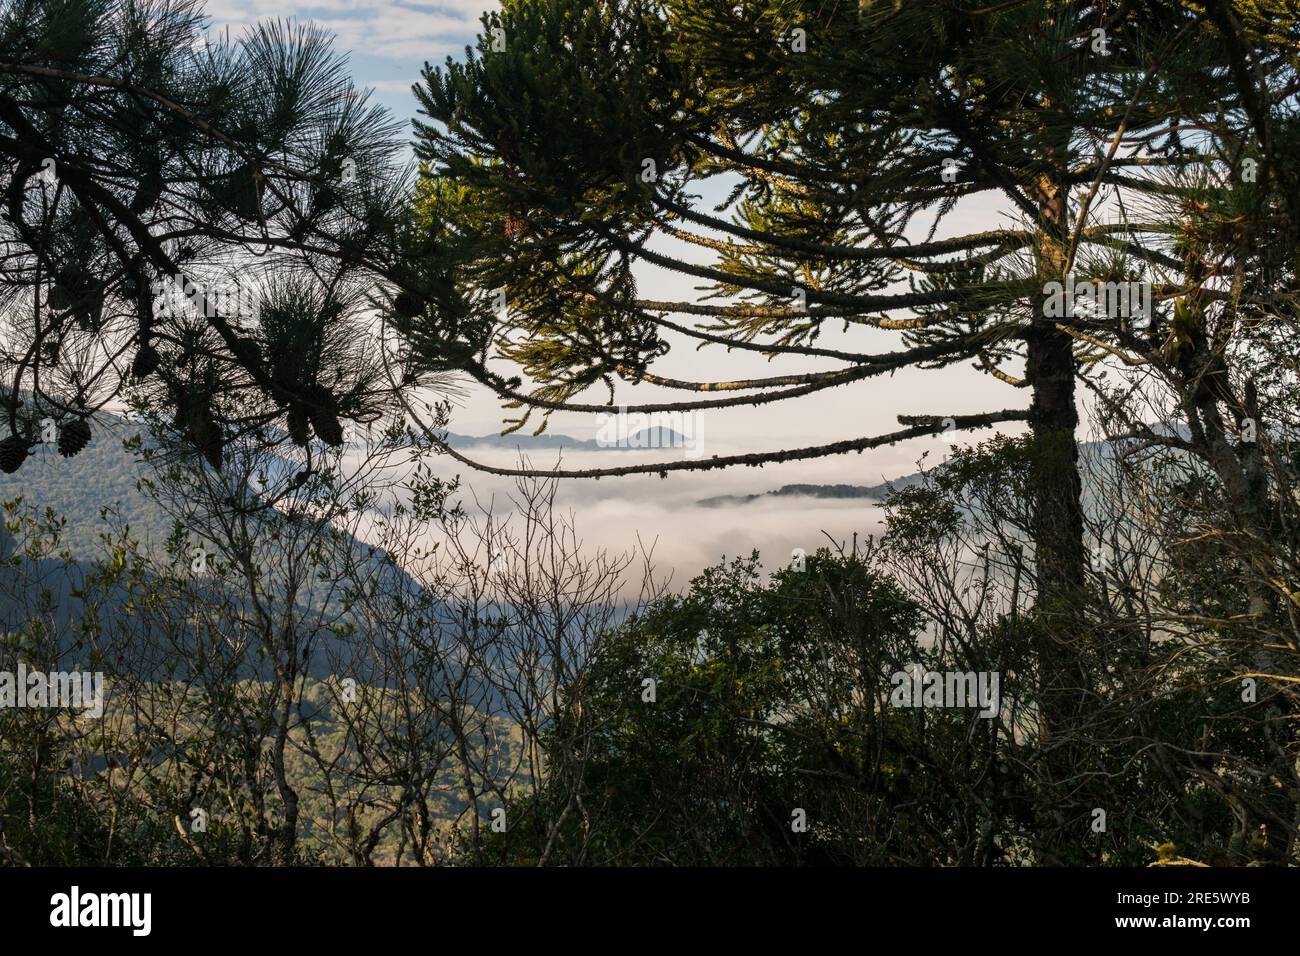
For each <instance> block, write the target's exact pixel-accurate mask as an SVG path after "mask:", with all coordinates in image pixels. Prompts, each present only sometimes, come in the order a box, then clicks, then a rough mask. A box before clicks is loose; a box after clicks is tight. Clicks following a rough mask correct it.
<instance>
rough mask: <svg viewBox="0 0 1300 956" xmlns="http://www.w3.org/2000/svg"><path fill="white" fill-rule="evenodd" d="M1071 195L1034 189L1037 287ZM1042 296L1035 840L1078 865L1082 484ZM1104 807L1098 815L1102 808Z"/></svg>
mask: <svg viewBox="0 0 1300 956" xmlns="http://www.w3.org/2000/svg"><path fill="white" fill-rule="evenodd" d="M1067 197H1068V193H1067V190H1066V187H1065V186H1063V185H1062V184H1061V181H1060V180H1059V179H1056V180H1053V179H1049V178H1048V177H1044V178H1043V179H1042V180H1040V182H1039V183H1038V196H1037V199H1038V202H1039V207H1040V210H1041V213H1042V221H1041V224H1040V230H1041V236H1040V242H1039V246H1038V255H1037V263H1038V278H1039V280H1040V281H1041V283H1044V284H1045V283H1047V282H1049V281H1061V282H1063V281H1064V279H1065V276H1064V272H1065V269H1066V249H1065V246H1066V242H1067V234H1068V230H1069V223H1068V207H1067ZM1045 299H1046V296H1045V295H1044V296H1042V297H1040V298H1039V300H1038V301H1037V302H1036V303H1035V306H1034V319H1033V324H1032V326H1031V328H1030V330H1029V335H1028V341H1027V343H1026V345H1027V349H1026V358H1027V363H1026V374H1027V375H1028V378H1029V381H1030V383H1031V387H1032V389H1033V401H1032V403H1031V405H1030V410H1029V424H1030V428H1031V430H1032V435H1033V444H1034V447H1033V454H1032V456H1031V460H1032V465H1031V468H1030V474H1029V494H1030V498H1031V502H1032V507H1033V511H1032V514H1033V538H1034V550H1035V564H1036V568H1037V578H1038V580H1037V584H1038V594H1037V603H1036V607H1035V629H1034V641H1035V648H1034V652H1035V657H1036V659H1037V663H1038V681H1039V687H1038V690H1039V708H1040V709H1039V727H1038V732H1039V739H1040V746H1041V748H1042V759H1041V765H1040V771H1039V802H1038V838H1039V841H1040V846H1039V848H1038V851H1037V852H1038V855H1039V858H1040V862H1043V863H1049V864H1052V863H1054V864H1062V863H1078V862H1082V861H1083V857H1084V856H1086V855H1087V854H1085V853H1084V852H1083V849H1082V848H1083V847H1084V846H1085V844H1086V840H1087V837H1088V836H1089V835H1091V830H1090V823H1091V817H1090V816H1089V814H1088V809H1089V808H1085V807H1083V806H1081V805H1080V804H1079V800H1078V796H1077V794H1076V790H1077V781H1078V779H1079V769H1080V760H1079V758H1080V756H1081V754H1080V752H1079V744H1078V739H1077V732H1078V728H1079V726H1080V723H1081V721H1082V718H1083V705H1082V701H1083V694H1084V690H1085V688H1086V680H1085V675H1084V673H1083V665H1082V650H1083V647H1082V645H1083V630H1084V629H1083V618H1082V607H1083V601H1082V596H1083V588H1084V544H1083V508H1082V503H1081V500H1080V499H1081V493H1082V483H1081V481H1080V478H1079V469H1078V457H1079V455H1078V447H1077V445H1076V443H1075V432H1076V429H1077V427H1078V424H1079V415H1078V411H1077V409H1076V407H1075V396H1074V388H1075V362H1074V348H1073V339H1072V338H1071V337H1070V335H1068V334H1067V333H1065V332H1063V331H1061V330H1060V329H1058V328H1057V327H1056V324H1057V322H1059V321H1060V319H1057V318H1054V317H1052V316H1049V315H1047V314H1046V302H1045ZM1103 809H1104V808H1103Z"/></svg>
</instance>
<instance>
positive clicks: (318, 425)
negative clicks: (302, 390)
mask: <svg viewBox="0 0 1300 956" xmlns="http://www.w3.org/2000/svg"><path fill="white" fill-rule="evenodd" d="M312 397H313V398H314V399H315V402H314V403H313V404H312V405H311V406H310V407H309V408H308V409H307V414H308V416H310V418H311V427H312V428H314V429H316V434H317V435H319V436H320V440H321V441H323V442H324V443H325V444H327V445H332V446H333V447H335V448H338V447H339V446H341V445H342V444H343V426H342V425H341V424H340V423H339V416H338V407H337V405H335V403H334V396H333V395H331V394H330V393H329V391H328V390H327V389H324V388H317V389H316V390H315V394H314V395H313V396H312Z"/></svg>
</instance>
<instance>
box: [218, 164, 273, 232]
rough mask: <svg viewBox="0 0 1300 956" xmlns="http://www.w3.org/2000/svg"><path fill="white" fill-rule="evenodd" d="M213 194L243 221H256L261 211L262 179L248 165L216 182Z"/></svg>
mask: <svg viewBox="0 0 1300 956" xmlns="http://www.w3.org/2000/svg"><path fill="white" fill-rule="evenodd" d="M212 191H213V193H214V194H215V195H216V197H217V199H218V201H220V202H221V203H222V205H224V206H226V207H227V208H228V209H230V210H231V211H232V212H233V213H234V214H235V215H237V216H239V217H240V218H241V219H256V218H257V217H258V214H259V211H260V209H261V200H262V179H261V177H260V176H259V175H257V172H256V170H254V169H253V168H252V167H251V166H249V165H248V164H245V165H243V166H240V167H239V168H238V169H236V170H235V171H234V172H232V173H229V174H228V175H226V176H222V177H220V178H219V179H217V180H216V182H215V184H214V187H213V190H212Z"/></svg>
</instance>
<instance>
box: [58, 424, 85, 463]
mask: <svg viewBox="0 0 1300 956" xmlns="http://www.w3.org/2000/svg"><path fill="white" fill-rule="evenodd" d="M89 443H90V425H88V424H87V423H86V420H85V419H84V418H74V419H73V420H72V421H70V422H68V423H67V424H66V425H64V426H63V427H62V428H60V429H59V454H60V455H62V456H63V457H64V458H71V457H72V456H73V455H75V454H77V453H78V452H79V451H81V449H83V448H85V447H86V445H88V444H89Z"/></svg>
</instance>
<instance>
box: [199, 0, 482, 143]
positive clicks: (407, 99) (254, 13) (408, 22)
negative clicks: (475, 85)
mask: <svg viewBox="0 0 1300 956" xmlns="http://www.w3.org/2000/svg"><path fill="white" fill-rule="evenodd" d="M498 7H499V4H497V3H492V2H489V0H447V2H443V3H423V2H416V0H210V2H209V3H208V5H207V10H208V14H209V16H210V17H211V18H212V21H213V26H214V28H215V29H224V28H225V27H229V28H230V31H231V33H232V34H234V35H238V33H239V32H241V31H242V30H243V29H244V28H245V27H248V26H250V25H252V24H253V23H256V22H258V21H260V20H271V19H276V18H293V19H297V20H311V21H313V22H315V23H317V24H319V25H320V26H322V27H324V28H325V29H327V30H329V31H330V32H331V33H333V34H335V36H336V37H337V38H338V39H337V43H338V47H339V50H340V51H342V52H346V53H347V54H348V59H349V62H350V63H351V66H352V74H353V77H354V78H355V80H356V81H357V84H358V85H359V86H368V87H372V88H373V89H374V91H375V99H376V100H377V101H378V102H380V103H382V104H383V105H385V106H387V107H388V108H389V109H391V110H392V111H393V112H394V113H395V114H396V115H398V116H401V117H404V118H409V117H410V116H412V115H413V113H414V111H415V101H414V100H413V99H412V97H411V94H410V87H411V84H412V83H413V82H415V80H417V79H418V78H419V75H420V70H421V69H422V67H423V66H424V64H425V62H426V61H427V62H430V63H434V64H438V63H441V62H442V61H443V60H444V59H445V58H446V57H447V56H449V55H450V56H460V55H461V53H462V51H463V50H464V48H465V45H466V44H467V43H470V42H471V41H472V40H473V38H474V37H475V35H477V33H478V32H479V18H480V17H481V16H482V15H483V12H484V11H486V10H492V9H496V8H498Z"/></svg>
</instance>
